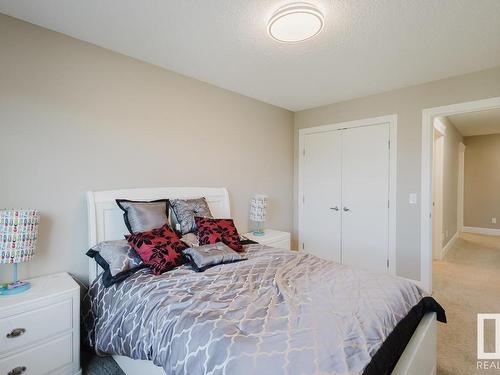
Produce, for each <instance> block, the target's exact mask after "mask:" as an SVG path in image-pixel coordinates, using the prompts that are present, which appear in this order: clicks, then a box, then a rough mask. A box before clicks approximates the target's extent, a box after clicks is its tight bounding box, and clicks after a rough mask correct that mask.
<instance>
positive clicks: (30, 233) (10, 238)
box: [0, 209, 40, 295]
mask: <svg viewBox="0 0 500 375" xmlns="http://www.w3.org/2000/svg"><path fill="white" fill-rule="evenodd" d="M39 222H40V212H39V211H37V210H33V209H12V210H6V209H0V263H11V264H13V266H14V269H13V281H12V283H9V284H3V285H1V286H0V295H11V294H17V293H22V292H24V291H26V290H28V289H29V288H30V284H29V283H28V282H26V281H19V280H18V279H17V263H21V262H29V261H30V260H31V258H32V257H33V255H34V253H35V247H36V239H37V236H38V224H39Z"/></svg>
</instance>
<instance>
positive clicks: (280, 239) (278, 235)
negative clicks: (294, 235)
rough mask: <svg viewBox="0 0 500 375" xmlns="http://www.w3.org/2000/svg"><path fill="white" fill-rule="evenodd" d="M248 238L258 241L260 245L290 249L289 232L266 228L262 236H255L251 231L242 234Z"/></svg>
mask: <svg viewBox="0 0 500 375" xmlns="http://www.w3.org/2000/svg"><path fill="white" fill-rule="evenodd" d="M243 236H244V237H246V238H248V239H249V240H252V241H255V242H258V243H260V244H262V245H267V246H271V247H279V248H281V249H287V250H290V233H289V232H282V231H279V230H274V229H266V230H265V231H264V235H263V236H255V235H254V234H253V233H252V232H248V233H245V234H243Z"/></svg>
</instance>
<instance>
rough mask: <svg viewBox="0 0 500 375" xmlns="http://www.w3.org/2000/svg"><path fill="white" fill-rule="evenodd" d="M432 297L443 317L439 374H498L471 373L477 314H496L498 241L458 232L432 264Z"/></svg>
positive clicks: (499, 306) (499, 294) (498, 306)
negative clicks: (442, 256) (447, 250)
mask: <svg viewBox="0 0 500 375" xmlns="http://www.w3.org/2000/svg"><path fill="white" fill-rule="evenodd" d="M433 296H434V298H436V300H437V301H438V302H439V303H440V304H441V305H442V306H443V307H444V309H445V310H446V315H447V317H448V324H441V323H438V375H471V374H490V375H494V374H498V375H500V370H495V369H490V370H477V369H476V361H477V352H476V350H477V349H476V340H477V338H476V321H477V319H476V318H477V317H476V314H477V313H500V237H491V236H480V235H475V234H469V233H464V234H462V236H461V238H460V239H458V240H457V242H456V244H455V246H454V247H453V248H452V249H450V251H449V252H448V254H447V256H446V258H445V259H444V260H443V261H435V262H434V264H433ZM487 341H488V340H487ZM499 344H500V343H499Z"/></svg>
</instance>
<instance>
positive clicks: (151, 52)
mask: <svg viewBox="0 0 500 375" xmlns="http://www.w3.org/2000/svg"><path fill="white" fill-rule="evenodd" d="M288 2H289V1H288ZM288 2H286V1H283V0H148V1H143V0H43V1H41V0H0V12H2V13H5V14H8V15H11V16H13V17H17V18H20V19H22V20H26V21H29V22H31V23H34V24H37V25H40V26H43V27H46V28H48V29H51V30H55V31H59V32H61V33H64V34H67V35H70V36H73V37H75V38H78V39H81V40H85V41H88V42H90V43H94V44H96V45H99V46H102V47H105V48H108V49H111V50H114V51H117V52H121V53H123V54H126V55H129V56H132V57H135V58H137V59H140V60H143V61H146V62H149V63H153V64H156V65H159V66H162V67H165V68H167V69H170V70H173V71H175V72H178V73H181V74H184V75H187V76H190V77H194V78H197V79H200V80H202V81H206V82H210V83H212V84H214V85H217V86H219V87H223V88H226V89H229V90H232V91H235V92H238V93H241V94H244V95H248V96H250V97H253V98H256V99H259V100H262V101H264V102H268V103H271V104H275V105H278V106H281V107H284V108H288V109H291V110H301V109H305V108H311V107H315V106H319V105H323V104H328V103H332V102H338V101H343V100H347V99H351V98H355V97H361V96H366V95H370V94H374V93H378V92H382V91H387V90H392V89H396V88H401V87H405V86H409V85H413V84H418V83H423V82H427V81H432V80H436V79H440V78H445V77H450V76H454V75H459V74H463V73H467V72H472V71H477V70H482V69H486V68H489V67H492V66H496V65H500V22H499V19H500V0H425V1H418V0H329V1H327V0H310V2H311V3H314V4H316V5H318V6H319V7H320V8H321V9H322V10H323V11H324V14H325V28H324V30H323V32H322V33H321V34H320V35H319V36H317V37H315V38H313V39H311V40H308V41H306V42H303V43H297V44H281V43H277V42H275V41H273V40H272V39H271V38H269V37H268V35H267V33H266V23H267V20H268V18H269V17H270V15H271V14H272V13H273V12H274V11H275V10H276V9H277V8H278V7H279V6H281V5H283V4H285V3H288Z"/></svg>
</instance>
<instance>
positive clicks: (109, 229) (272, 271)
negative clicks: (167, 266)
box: [84, 188, 445, 375]
mask: <svg viewBox="0 0 500 375" xmlns="http://www.w3.org/2000/svg"><path fill="white" fill-rule="evenodd" d="M200 196H204V197H205V198H206V199H207V202H208V204H209V207H210V210H211V211H212V214H213V215H214V217H220V218H227V217H231V215H230V204H229V195H228V192H227V190H226V189H225V188H153V189H132V190H113V191H101V192H89V193H88V195H87V202H88V214H89V215H88V217H89V244H90V246H93V245H95V244H96V243H98V242H100V241H105V240H113V239H121V238H123V235H124V234H126V233H127V229H126V228H125V225H124V223H123V218H122V212H121V211H120V210H119V209H118V207H117V206H116V204H115V199H120V198H122V199H133V200H154V199H161V198H169V199H174V198H196V197H200ZM245 256H246V257H247V258H248V260H246V261H243V262H238V263H233V264H226V265H220V266H216V267H213V268H211V269H209V270H207V271H205V272H203V273H196V272H194V271H192V270H191V269H190V268H189V266H181V267H179V268H178V269H175V270H173V271H169V272H166V273H165V274H162V275H160V276H154V275H152V274H151V273H150V272H149V271H148V270H147V269H143V270H140V271H138V272H137V273H135V274H134V275H132V276H130V277H129V278H128V279H126V280H125V281H123V282H122V283H120V284H117V285H113V286H112V287H110V288H104V286H103V285H102V284H101V283H100V280H99V275H100V273H101V272H102V270H101V269H100V267H99V266H98V265H97V264H96V263H95V261H94V260H92V259H90V262H89V275H90V279H89V283H90V288H89V294H88V295H87V297H86V299H87V303H88V304H89V306H90V308H89V309H88V312H87V314H86V315H85V317H84V326H85V328H86V329H85V332H86V333H85V337H86V339H87V342H88V343H89V344H90V345H91V346H93V347H94V348H95V350H96V352H98V354H103V355H113V358H114V359H115V360H116V362H117V363H118V365H119V366H120V367H121V368H122V369H123V371H124V372H125V373H126V374H127V375H136V374H137V375H139V374H151V375H156V374H158V375H160V374H161V375H165V374H166V373H167V374H168V375H177V374H193V375H194V374H198V373H199V374H204V373H211V374H226V373H227V374H247V373H248V374H252V373H258V372H261V373H273V374H280V373H283V374H299V373H300V374H302V373H303V374H306V373H310V374H317V373H325V374H327V373H328V374H366V375H371V374H383V373H390V372H391V371H392V373H393V374H407V375H413V374H415V375H427V374H435V372H436V319H437V318H439V319H440V320H441V321H444V320H445V316H444V311H443V310H442V308H441V307H440V306H439V305H438V304H437V303H436V302H435V301H434V300H433V299H432V298H431V297H427V296H426V297H423V294H424V293H423V292H422V290H421V289H419V287H418V286H417V285H415V284H413V283H411V282H410V281H408V280H406V279H402V278H394V277H392V276H389V275H385V274H373V273H369V272H365V271H362V270H357V269H354V268H351V267H347V266H343V265H340V264H337V263H334V262H329V261H325V260H321V259H319V258H316V257H314V256H312V255H310V254H306V253H303V252H290V251H288V250H284V249H275V248H269V247H266V246H263V245H259V244H249V245H245ZM162 367H163V368H162ZM164 369H167V370H168V371H165V370H164Z"/></svg>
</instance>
